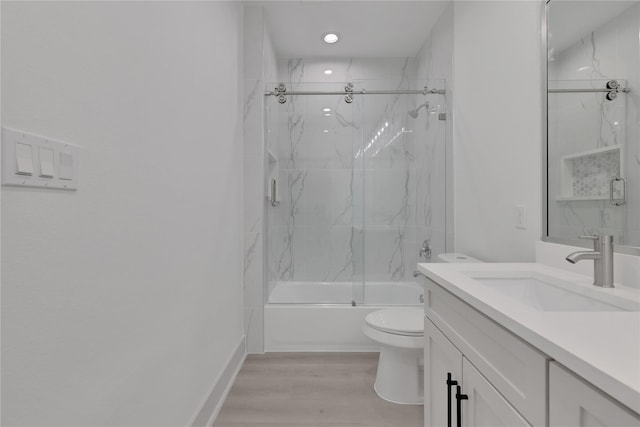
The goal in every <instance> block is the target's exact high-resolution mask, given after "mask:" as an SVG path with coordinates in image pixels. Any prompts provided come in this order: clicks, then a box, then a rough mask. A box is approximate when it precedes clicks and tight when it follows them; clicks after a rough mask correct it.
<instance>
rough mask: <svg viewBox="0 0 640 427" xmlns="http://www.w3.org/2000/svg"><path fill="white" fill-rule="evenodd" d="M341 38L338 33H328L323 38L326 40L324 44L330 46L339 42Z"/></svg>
mask: <svg viewBox="0 0 640 427" xmlns="http://www.w3.org/2000/svg"><path fill="white" fill-rule="evenodd" d="M339 38H340V37H339V36H338V35H337V34H336V33H326V34H325V35H323V36H322V40H324V42H325V43H328V44H333V43H335V42H337V41H338V39H339Z"/></svg>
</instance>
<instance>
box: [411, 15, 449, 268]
mask: <svg viewBox="0 0 640 427" xmlns="http://www.w3.org/2000/svg"><path fill="white" fill-rule="evenodd" d="M417 61H418V70H417V75H418V78H420V79H427V81H429V82H433V83H432V86H434V87H438V88H445V89H446V94H445V95H440V96H437V97H436V96H432V97H430V98H429V100H430V107H431V110H430V111H429V113H430V114H429V115H428V119H427V121H426V122H421V123H422V126H419V127H417V128H416V132H417V133H416V139H417V140H423V141H425V143H424V145H422V148H421V149H418V150H417V156H418V163H419V164H422V165H424V167H420V168H418V173H419V178H418V182H420V183H421V184H420V185H419V186H418V208H419V211H418V218H419V221H418V222H417V227H418V232H417V235H418V236H419V237H420V238H419V239H418V240H417V241H416V243H417V245H418V247H420V246H422V242H423V240H424V239H428V240H429V242H430V246H431V248H432V253H433V254H434V255H433V256H434V257H435V255H436V254H439V253H443V252H447V251H453V246H454V244H453V232H454V230H453V144H452V143H451V137H452V135H453V108H452V107H453V104H452V103H451V99H452V97H453V84H452V83H453V4H450V5H449V6H448V7H447V8H446V9H445V10H444V12H443V14H442V16H441V17H440V19H439V20H438V22H437V23H436V25H435V26H434V27H433V29H432V30H431V33H430V34H429V37H428V38H427V40H426V41H425V43H424V44H423V46H422V48H421V49H420V52H419V53H418V55H417ZM424 113H425V111H424V110H422V112H421V114H424ZM439 113H445V114H446V121H445V122H440V123H438V122H437V120H438V114H439ZM421 117H422V116H421ZM443 183H444V184H443Z"/></svg>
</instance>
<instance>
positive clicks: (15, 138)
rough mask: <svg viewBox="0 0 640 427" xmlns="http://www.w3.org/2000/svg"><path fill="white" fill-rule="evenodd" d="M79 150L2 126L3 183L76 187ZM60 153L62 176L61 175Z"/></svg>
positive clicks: (72, 188)
mask: <svg viewBox="0 0 640 427" xmlns="http://www.w3.org/2000/svg"><path fill="white" fill-rule="evenodd" d="M78 152H79V149H78V147H77V146H75V145H73V144H69V143H66V142H62V141H56V140H53V139H50V138H46V137H43V136H39V135H34V134H30V133H27V132H23V131H19V130H15V129H8V128H4V127H3V128H2V185H10V186H18V187H39V188H54V189H61V190H77V188H78ZM29 153H30V154H29ZM61 154H64V155H65V156H66V157H64V156H63V157H62V158H65V164H64V167H63V172H64V174H65V175H64V176H65V178H61V177H60V159H61ZM29 157H31V160H30V162H29V160H28V159H29ZM29 172H30V173H31V174H30V175H29Z"/></svg>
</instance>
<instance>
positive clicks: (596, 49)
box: [548, 4, 640, 246]
mask: <svg viewBox="0 0 640 427" xmlns="http://www.w3.org/2000/svg"><path fill="white" fill-rule="evenodd" d="M639 31H640V4H636V5H635V6H633V7H631V8H629V9H627V10H626V11H625V12H624V13H622V14H621V15H620V16H618V17H617V18H614V19H613V20H611V21H609V22H608V23H606V24H605V25H603V26H602V27H600V28H598V29H596V30H595V31H593V32H591V33H589V34H587V35H585V36H584V37H583V38H582V39H580V40H579V41H577V42H576V43H575V44H573V45H572V46H570V47H568V48H566V49H565V50H563V51H562V52H554V53H553V55H552V61H551V62H550V63H549V80H550V81H551V82H550V87H551V85H555V86H567V85H569V86H575V85H582V86H586V87H590V86H594V87H595V86H598V87H601V86H602V85H603V84H604V82H606V81H607V80H608V79H612V78H615V79H622V80H624V81H625V83H626V84H627V85H628V86H629V87H631V88H632V92H631V93H629V94H625V95H621V96H619V98H618V99H616V100H615V101H606V100H605V98H604V95H602V94H596V95H594V94H553V95H550V97H549V105H548V107H549V138H550V146H549V188H550V190H549V204H548V206H549V234H550V235H551V236H555V237H566V238H575V237H576V236H578V235H583V234H594V233H601V232H606V233H609V234H613V235H614V236H616V242H620V243H622V244H627V245H628V244H631V245H633V246H640V221H638V220H637V218H638V217H640V192H639V191H638V186H639V185H640V108H639V107H640V93H638V91H637V90H634V89H636V88H639V87H640V54H639V52H640V43H639V39H638V33H639ZM576 80H577V82H576ZM614 144H623V145H624V146H625V154H626V163H625V165H624V166H625V175H626V176H625V178H626V179H627V183H628V185H627V190H628V191H627V197H628V199H627V204H626V205H624V206H623V207H615V206H613V205H611V204H610V203H609V201H608V200H597V201H556V200H555V199H556V197H557V196H558V195H559V194H560V185H559V181H560V164H561V157H562V156H565V155H570V154H575V153H578V152H582V151H586V150H589V149H595V148H599V147H605V146H609V145H614Z"/></svg>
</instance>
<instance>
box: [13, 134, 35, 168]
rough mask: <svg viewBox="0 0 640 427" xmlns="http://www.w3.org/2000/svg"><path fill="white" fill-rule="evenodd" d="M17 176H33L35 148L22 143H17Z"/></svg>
mask: <svg viewBox="0 0 640 427" xmlns="http://www.w3.org/2000/svg"><path fill="white" fill-rule="evenodd" d="M15 150H16V152H15V159H16V171H15V173H16V175H27V176H31V175H33V147H32V146H31V145H29V144H23V143H21V142H16V143H15Z"/></svg>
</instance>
